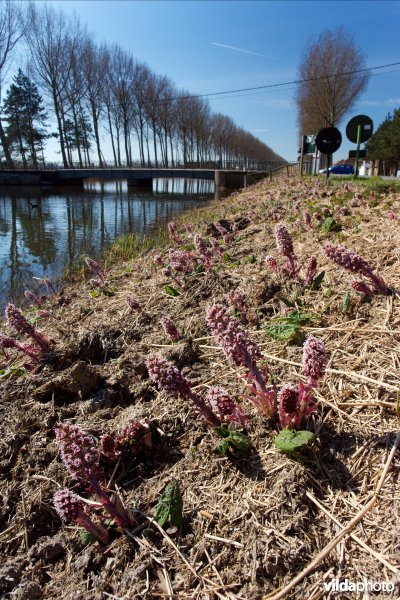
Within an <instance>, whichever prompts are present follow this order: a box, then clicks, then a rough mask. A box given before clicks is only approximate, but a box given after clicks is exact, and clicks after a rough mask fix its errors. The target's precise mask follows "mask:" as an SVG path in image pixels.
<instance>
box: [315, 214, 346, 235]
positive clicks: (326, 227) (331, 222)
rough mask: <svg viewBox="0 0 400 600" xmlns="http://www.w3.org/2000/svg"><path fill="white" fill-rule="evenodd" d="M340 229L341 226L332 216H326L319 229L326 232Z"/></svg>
mask: <svg viewBox="0 0 400 600" xmlns="http://www.w3.org/2000/svg"><path fill="white" fill-rule="evenodd" d="M341 229H342V226H341V225H340V224H339V223H338V222H337V221H335V219H334V218H333V217H327V218H326V219H325V221H324V222H323V223H322V225H321V227H320V230H321V231H323V232H324V233H328V232H329V231H340V230H341Z"/></svg>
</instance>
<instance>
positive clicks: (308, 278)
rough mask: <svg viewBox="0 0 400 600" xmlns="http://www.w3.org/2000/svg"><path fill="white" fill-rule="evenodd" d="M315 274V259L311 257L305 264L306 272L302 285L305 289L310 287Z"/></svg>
mask: <svg viewBox="0 0 400 600" xmlns="http://www.w3.org/2000/svg"><path fill="white" fill-rule="evenodd" d="M316 272H317V259H316V258H315V256H312V257H311V258H310V260H309V261H308V263H307V266H306V272H305V275H304V284H305V286H306V287H310V285H311V284H312V282H313V280H314V277H315V274H316Z"/></svg>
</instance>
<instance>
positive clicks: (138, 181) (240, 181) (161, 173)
mask: <svg viewBox="0 0 400 600" xmlns="http://www.w3.org/2000/svg"><path fill="white" fill-rule="evenodd" d="M267 175H268V172H266V171H262V172H261V171H240V170H216V169H145V168H105V169H102V168H86V169H53V170H45V169H44V170H0V186H1V185H46V186H47V185H83V182H84V181H86V180H88V179H100V180H106V181H107V180H116V179H120V180H126V181H127V182H128V186H136V187H139V188H142V189H151V188H152V183H153V179H157V178H163V177H168V178H189V179H206V180H208V181H214V184H215V189H228V190H229V189H232V190H233V189H239V188H243V187H246V185H251V184H253V183H256V182H257V181H260V179H262V178H264V177H266V176H267Z"/></svg>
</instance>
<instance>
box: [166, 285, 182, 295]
mask: <svg viewBox="0 0 400 600" xmlns="http://www.w3.org/2000/svg"><path fill="white" fill-rule="evenodd" d="M164 289H165V291H166V292H167V294H168V295H169V296H172V297H173V298H175V296H180V294H181V293H180V292H178V290H176V289H175V288H174V287H172V285H166V286H165V288H164Z"/></svg>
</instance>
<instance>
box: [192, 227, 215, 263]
mask: <svg viewBox="0 0 400 600" xmlns="http://www.w3.org/2000/svg"><path fill="white" fill-rule="evenodd" d="M193 239H194V244H195V246H196V250H197V252H198V253H199V254H200V256H201V258H202V259H203V262H204V267H205V269H206V271H211V254H210V251H209V249H208V247H207V244H206V242H205V240H204V239H203V238H202V237H201V236H200V235H197V234H195V236H194V238H193Z"/></svg>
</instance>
